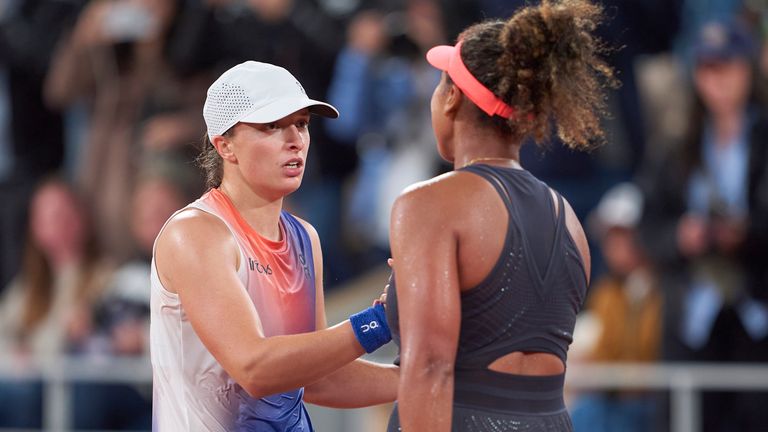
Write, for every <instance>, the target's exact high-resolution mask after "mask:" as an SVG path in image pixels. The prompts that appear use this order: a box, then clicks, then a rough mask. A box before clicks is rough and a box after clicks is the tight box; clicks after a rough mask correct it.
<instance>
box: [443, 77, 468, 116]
mask: <svg viewBox="0 0 768 432" xmlns="http://www.w3.org/2000/svg"><path fill="white" fill-rule="evenodd" d="M446 92H447V93H448V94H447V95H446V96H445V103H443V113H444V114H445V115H446V116H448V117H451V118H453V117H456V114H458V112H459V108H460V107H461V103H462V101H463V100H464V93H462V92H461V90H459V88H458V87H457V86H456V84H449V85H448V88H447V89H446Z"/></svg>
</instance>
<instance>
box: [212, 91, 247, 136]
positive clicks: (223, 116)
mask: <svg viewBox="0 0 768 432" xmlns="http://www.w3.org/2000/svg"><path fill="white" fill-rule="evenodd" d="M251 108H253V101H252V100H251V98H250V97H248V94H247V93H246V92H245V89H243V88H242V87H240V86H239V85H236V84H229V83H222V84H220V85H219V86H217V87H216V88H213V89H211V91H210V93H209V94H208V105H207V106H206V110H205V120H206V122H207V126H208V132H209V133H210V134H211V135H221V134H223V133H224V132H226V130H227V129H229V128H230V127H232V125H234V124H235V123H237V122H238V121H239V120H240V118H241V117H242V115H243V114H244V113H246V112H247V111H249V110H250V109H251Z"/></svg>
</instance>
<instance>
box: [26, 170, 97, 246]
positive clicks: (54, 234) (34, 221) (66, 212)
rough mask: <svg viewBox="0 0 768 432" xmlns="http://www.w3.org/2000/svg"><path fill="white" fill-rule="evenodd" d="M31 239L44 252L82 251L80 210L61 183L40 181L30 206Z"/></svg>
mask: <svg viewBox="0 0 768 432" xmlns="http://www.w3.org/2000/svg"><path fill="white" fill-rule="evenodd" d="M30 229H31V233H32V240H33V241H34V242H35V244H37V245H38V247H39V248H40V249H41V250H42V251H43V253H44V254H46V255H50V254H52V253H66V252H77V251H81V250H82V247H83V245H84V243H85V223H84V215H83V211H82V209H81V207H80V205H79V203H78V202H77V200H76V198H75V196H74V194H73V192H72V191H71V190H70V189H69V188H68V187H67V186H66V185H64V184H63V183H58V182H51V183H47V184H45V185H43V186H42V187H41V188H40V189H38V190H37V192H36V193H35V195H34V196H33V197H32V203H31V207H30Z"/></svg>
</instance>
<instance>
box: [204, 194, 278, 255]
mask: <svg viewBox="0 0 768 432" xmlns="http://www.w3.org/2000/svg"><path fill="white" fill-rule="evenodd" d="M219 190H220V191H221V192H222V193H224V194H225V195H226V196H227V197H229V199H230V201H232V205H234V206H235V208H236V209H237V211H238V213H240V215H241V216H242V217H243V219H245V221H246V222H248V225H249V226H250V227H251V228H253V230H254V231H256V232H257V233H258V234H259V235H260V236H262V237H264V238H266V239H269V240H273V241H278V240H280V211H281V210H282V209H283V198H282V197H280V198H277V199H273V200H270V199H267V198H264V197H262V196H259V195H257V194H255V193H253V191H251V190H247V191H243V190H242V189H241V188H237V187H234V186H233V185H232V184H229V183H226V182H222V183H221V186H219Z"/></svg>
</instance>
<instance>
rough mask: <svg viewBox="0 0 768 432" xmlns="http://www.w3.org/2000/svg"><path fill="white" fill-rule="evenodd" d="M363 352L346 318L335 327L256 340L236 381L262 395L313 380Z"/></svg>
mask: <svg viewBox="0 0 768 432" xmlns="http://www.w3.org/2000/svg"><path fill="white" fill-rule="evenodd" d="M364 352H365V351H364V350H363V348H362V347H361V346H360V343H359V342H358V341H357V339H356V338H355V335H354V333H353V332H352V327H351V325H350V323H349V321H345V322H343V323H341V324H338V325H336V326H334V327H331V328H328V329H325V330H321V331H317V332H313V333H303V334H297V335H289V336H274V337H269V338H266V339H263V340H262V341H260V342H259V344H258V348H257V350H256V352H255V353H254V355H253V357H252V358H251V360H250V361H249V362H247V363H245V364H246V366H245V367H244V369H245V370H243V371H241V372H240V373H239V375H240V377H241V380H242V381H244V382H239V384H240V385H242V386H243V388H245V389H246V391H248V392H249V393H250V394H251V396H254V397H257V396H265V395H270V394H275V393H278V392H281V391H286V390H291V389H295V388H298V387H302V386H306V385H308V384H310V383H313V382H315V381H317V380H319V379H321V378H323V377H325V376H326V375H328V374H330V373H332V372H335V371H336V370H337V369H339V368H341V367H342V366H344V365H346V364H348V363H349V362H351V361H353V360H354V359H356V358H358V357H360V356H361V355H362V354H363V353H364Z"/></svg>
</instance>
